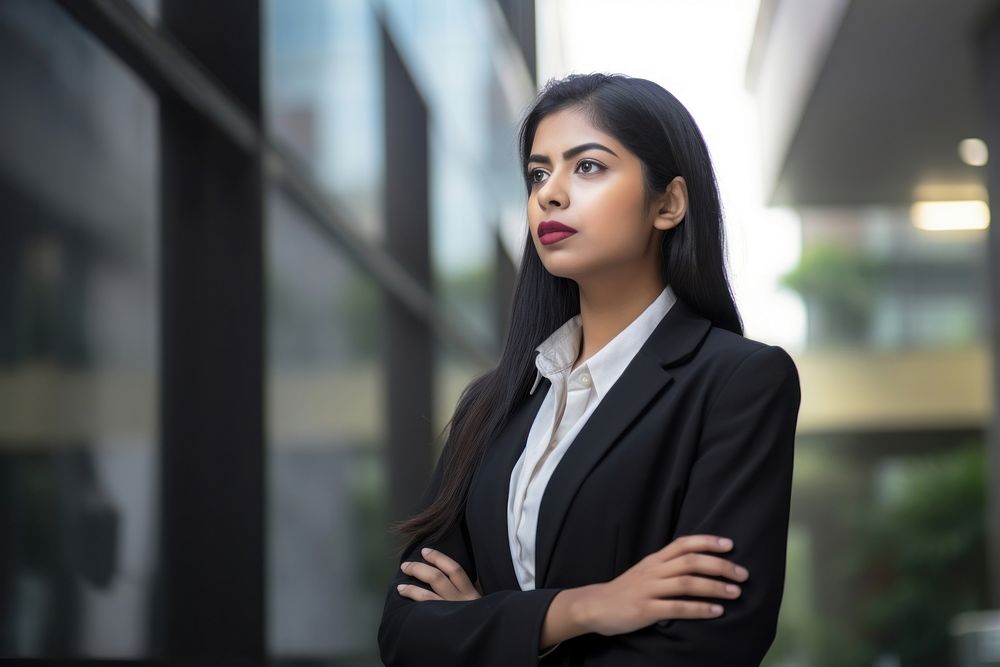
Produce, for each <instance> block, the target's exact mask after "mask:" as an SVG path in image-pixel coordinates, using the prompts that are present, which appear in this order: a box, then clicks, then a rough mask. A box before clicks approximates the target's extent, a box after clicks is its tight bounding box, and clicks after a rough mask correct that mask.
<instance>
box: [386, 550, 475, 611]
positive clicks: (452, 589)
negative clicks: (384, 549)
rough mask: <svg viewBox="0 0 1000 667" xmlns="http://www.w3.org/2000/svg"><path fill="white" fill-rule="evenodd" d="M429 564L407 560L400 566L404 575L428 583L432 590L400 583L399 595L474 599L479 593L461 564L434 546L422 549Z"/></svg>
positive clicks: (416, 598)
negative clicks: (433, 547)
mask: <svg viewBox="0 0 1000 667" xmlns="http://www.w3.org/2000/svg"><path fill="white" fill-rule="evenodd" d="M421 554H422V555H423V557H424V558H425V559H426V560H427V561H429V564H428V563H418V562H411V561H408V562H406V563H403V564H402V565H400V569H401V570H402V571H403V572H405V573H406V574H408V575H410V576H411V577H414V578H416V579H419V580H420V581H423V582H425V583H428V584H430V585H431V588H433V589H434V590H433V591H429V590H427V589H426V588H421V587H420V586H414V585H411V584H402V587H401V588H399V589H398V590H399V594H400V595H402V596H403V597H407V598H410V599H412V600H418V601H423V600H452V601H457V600H476V599H478V598H481V597H482V594H481V593H480V591H479V590H478V588H477V587H476V586H474V585H473V584H472V581H471V580H470V579H469V575H467V574H466V573H465V570H463V569H462V566H461V565H459V564H458V563H457V562H455V561H454V560H452V559H451V558H449V557H448V556H446V555H444V554H443V553H441V552H440V551H437V550H436V549H423V550H422V551H421Z"/></svg>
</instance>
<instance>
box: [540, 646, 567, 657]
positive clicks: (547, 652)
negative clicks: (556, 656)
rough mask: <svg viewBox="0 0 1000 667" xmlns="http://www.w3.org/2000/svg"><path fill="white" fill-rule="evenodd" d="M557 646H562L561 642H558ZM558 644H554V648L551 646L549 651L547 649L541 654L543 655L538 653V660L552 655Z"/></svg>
mask: <svg viewBox="0 0 1000 667" xmlns="http://www.w3.org/2000/svg"><path fill="white" fill-rule="evenodd" d="M559 644H562V642H559ZM559 644H556V645H555V646H552V647H550V648H549V649H548V650H547V651H545V652H543V653H539V654H538V657H539V658H544V657H545V656H547V655H548V654H549V653H552V651H555V650H556V649H557V648H559Z"/></svg>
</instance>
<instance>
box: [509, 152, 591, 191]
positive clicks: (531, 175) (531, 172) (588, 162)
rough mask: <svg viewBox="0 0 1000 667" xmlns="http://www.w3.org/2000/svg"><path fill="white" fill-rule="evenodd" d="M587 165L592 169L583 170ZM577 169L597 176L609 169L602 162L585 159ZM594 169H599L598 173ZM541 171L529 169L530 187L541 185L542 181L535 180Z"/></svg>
mask: <svg viewBox="0 0 1000 667" xmlns="http://www.w3.org/2000/svg"><path fill="white" fill-rule="evenodd" d="M585 165H587V166H589V167H590V169H587V170H583V169H582V167H584V166H585ZM576 167H577V169H578V170H580V172H581V173H583V174H596V173H600V171H602V170H604V169H607V167H605V166H604V165H603V164H601V163H600V162H597V161H595V160H590V159H587V158H584V159H583V160H580V162H578V163H577V165H576ZM594 167H597V168H598V171H594ZM539 171H541V169H537V168H536V169H529V170H528V173H527V174H526V178H527V180H528V185H529V186H532V187H534V186H535V185H538V184H539V183H541V181H536V180H535V174H537V173H538V172H539Z"/></svg>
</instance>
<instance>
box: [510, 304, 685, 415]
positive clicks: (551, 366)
mask: <svg viewBox="0 0 1000 667" xmlns="http://www.w3.org/2000/svg"><path fill="white" fill-rule="evenodd" d="M676 301H677V295H676V294H675V293H674V291H673V289H672V288H671V287H670V285H667V286H666V287H664V288H663V291H661V292H660V295H659V296H657V297H656V299H655V300H654V301H653V302H652V303H651V304H649V305H648V306H646V308H645V310H643V311H642V313H640V314H639V316H638V317H636V318H635V319H634V320H632V322H630V323H629V325H628V326H627V327H625V328H624V329H623V330H622V331H620V332H619V333H618V335H617V336H615V337H614V338H612V339H611V340H610V341H609V342H608V343H607V345H605V346H604V347H602V348H601V349H600V350H598V351H597V352H596V353H595V354H594V355H592V356H591V357H590V358H589V359H587V361H585V362H584V363H583V364H581V365H580V367H579V368H577V369H576V370H575V371H573V373H580V372H582V371H583V370H584V368H586V370H587V371H588V372H589V373H590V377H591V380H592V381H593V387H594V391H596V392H597V396H598V398H603V396H604V394H605V393H606V392H607V391H608V390H609V389H610V388H611V386H612V385H613V384H614V383H615V381H617V379H618V377H619V376H620V375H621V374H622V372H624V370H625V367H626V366H628V364H629V362H630V361H632V358H633V357H634V356H635V353H636V352H637V351H638V350H639V348H640V347H642V344H643V343H645V342H646V339H647V338H649V335H650V334H651V333H652V332H653V329H655V328H656V325H657V324H659V322H660V320H662V319H663V316H664V315H666V314H667V311H668V310H670V307H671V306H673V305H674V303H675V302H676ZM582 336H583V331H582V325H581V317H580V314H579V313H577V314H576V315H574V316H573V317H571V318H570V319H568V320H567V321H566V322H565V323H564V324H563V325H562V326H560V327H559V328H558V329H556V330H555V331H554V332H552V334H551V335H550V336H549V337H548V338H546V339H545V340H544V341H542V343H541V344H540V345H538V347H536V348H535V349H536V350H537V351H538V354H536V355H535V368H536V371H535V382H534V384H533V385H532V387H531V391H529V392H528V393H529V394H534V393H535V389H536V388H537V387H538V384H539V383H540V382H541V381H542V378H543V377H546V378H548V379H549V381H552V382H554V380H555V379H556V378H557V377H558V376H559V375H561V374H566V375H567V376H568V375H569V374H570V369H571V368H572V366H573V362H575V361H576V358H577V356H579V352H580V341H581V338H582Z"/></svg>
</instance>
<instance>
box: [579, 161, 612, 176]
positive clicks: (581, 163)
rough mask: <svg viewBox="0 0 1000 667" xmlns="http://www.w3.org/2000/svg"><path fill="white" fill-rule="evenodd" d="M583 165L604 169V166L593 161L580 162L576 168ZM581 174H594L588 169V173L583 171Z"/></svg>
mask: <svg viewBox="0 0 1000 667" xmlns="http://www.w3.org/2000/svg"><path fill="white" fill-rule="evenodd" d="M585 164H589V165H593V166H594V167H598V168H599V169H604V168H605V167H604V165H602V164H600V163H599V162H594V161H593V160H580V164H579V165H577V166H578V167H582V166H583V165H585ZM583 173H585V174H593V173H595V172H594V170H593V169H590V170H589V171H585V172H583Z"/></svg>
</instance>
